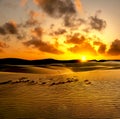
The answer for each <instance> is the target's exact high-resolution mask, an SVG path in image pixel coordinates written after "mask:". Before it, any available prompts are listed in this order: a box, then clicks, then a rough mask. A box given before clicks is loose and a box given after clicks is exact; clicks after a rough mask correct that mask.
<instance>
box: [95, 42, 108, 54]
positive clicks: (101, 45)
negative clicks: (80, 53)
mask: <svg viewBox="0 0 120 119" xmlns="http://www.w3.org/2000/svg"><path fill="white" fill-rule="evenodd" d="M93 45H97V46H99V48H98V53H100V54H104V53H105V52H106V44H104V43H102V42H100V41H95V42H94V43H93Z"/></svg>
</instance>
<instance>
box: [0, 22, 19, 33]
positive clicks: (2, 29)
mask: <svg viewBox="0 0 120 119" xmlns="http://www.w3.org/2000/svg"><path fill="white" fill-rule="evenodd" d="M17 33H18V28H17V24H16V22H14V21H11V22H7V23H5V24H4V25H3V26H0V34H1V35H6V34H17Z"/></svg>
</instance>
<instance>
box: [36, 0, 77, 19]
mask: <svg viewBox="0 0 120 119" xmlns="http://www.w3.org/2000/svg"><path fill="white" fill-rule="evenodd" d="M34 2H35V3H36V4H37V5H38V6H39V7H40V8H42V9H43V10H44V11H45V12H46V13H47V14H48V15H49V16H51V17H54V18H60V17H62V16H63V15H66V14H75V13H76V9H75V5H74V3H73V2H72V0H54V1H53V0H34Z"/></svg>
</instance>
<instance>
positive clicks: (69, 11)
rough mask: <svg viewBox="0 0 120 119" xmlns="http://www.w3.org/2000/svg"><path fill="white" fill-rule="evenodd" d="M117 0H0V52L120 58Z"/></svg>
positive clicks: (1, 54) (35, 56) (27, 55)
mask: <svg viewBox="0 0 120 119" xmlns="http://www.w3.org/2000/svg"><path fill="white" fill-rule="evenodd" d="M119 6H120V0H0V58H8V57H14V58H23V59H44V58H54V59H81V57H86V58H87V59H120V30H119V27H120V21H119V20H120V10H119Z"/></svg>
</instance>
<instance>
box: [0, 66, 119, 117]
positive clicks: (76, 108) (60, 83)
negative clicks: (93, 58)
mask: <svg viewBox="0 0 120 119" xmlns="http://www.w3.org/2000/svg"><path fill="white" fill-rule="evenodd" d="M113 66H115V65H112V64H111V65H110V66H109V67H112V68H111V69H108V68H107V67H106V65H105V64H104V65H97V66H96V65H92V66H91V65H90V66H89V65H84V66H81V67H79V66H78V65H75V66H74V65H72V64H69V67H67V66H63V65H55V66H54V65H52V66H38V67H34V66H25V67H24V66H19V67H20V68H18V67H17V69H16V70H15V67H14V68H13V69H11V66H9V67H8V68H7V67H4V68H3V69H2V70H1V72H0V119H120V92H119V91H120V75H119V73H120V69H119V68H118V66H119V65H118V64H117V65H116V67H117V68H113ZM21 67H22V68H21ZM93 67H94V69H93ZM98 67H99V68H98ZM101 67H102V68H101ZM10 69H11V72H10ZM8 71H9V72H8Z"/></svg>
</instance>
